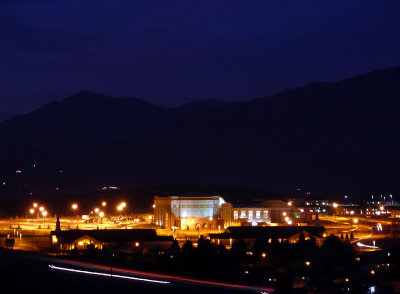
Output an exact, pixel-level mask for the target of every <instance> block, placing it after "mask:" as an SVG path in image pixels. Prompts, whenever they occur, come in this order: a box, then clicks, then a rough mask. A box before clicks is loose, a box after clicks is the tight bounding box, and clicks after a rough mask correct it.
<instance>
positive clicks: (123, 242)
mask: <svg viewBox="0 0 400 294" xmlns="http://www.w3.org/2000/svg"><path fill="white" fill-rule="evenodd" d="M50 236H51V245H52V248H54V249H57V250H66V251H68V250H74V249H77V250H84V249H89V248H93V249H103V247H106V248H110V249H113V250H115V251H121V252H134V251H137V250H144V249H152V248H159V249H166V248H169V247H170V246H171V244H172V241H173V238H172V236H158V235H157V233H156V231H155V230H153V229H130V230H128V229H126V230H67V231H52V232H51V233H50Z"/></svg>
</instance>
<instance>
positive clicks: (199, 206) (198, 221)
mask: <svg viewBox="0 0 400 294" xmlns="http://www.w3.org/2000/svg"><path fill="white" fill-rule="evenodd" d="M224 203H225V200H224V199H223V198H222V197H220V196H202V197H183V196H168V197H158V196H155V197H154V204H155V208H154V220H155V222H156V224H158V225H161V226H163V227H165V228H172V226H177V227H180V228H182V229H185V228H190V229H194V228H195V227H196V226H197V227H198V226H199V225H202V224H204V223H210V222H215V221H216V220H217V219H219V218H220V211H221V206H222V205H223V204H224Z"/></svg>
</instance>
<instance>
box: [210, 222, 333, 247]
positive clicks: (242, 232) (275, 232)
mask: <svg viewBox="0 0 400 294" xmlns="http://www.w3.org/2000/svg"><path fill="white" fill-rule="evenodd" d="M301 234H303V236H304V237H305V238H306V239H308V238H311V237H314V238H316V239H317V243H318V242H319V241H321V239H322V238H324V235H325V228H324V227H317V226H273V227H258V226H257V227H250V226H246V227H243V226H242V227H229V228H228V229H227V230H226V232H225V233H222V234H210V235H209V236H210V239H211V242H214V243H216V244H223V245H225V246H228V247H230V246H232V243H233V242H235V241H238V240H243V241H244V242H245V243H246V244H247V245H248V246H252V245H253V243H254V241H255V240H257V239H260V238H265V239H267V240H268V242H272V241H274V240H275V241H277V242H289V243H295V242H297V240H298V239H299V237H300V235H301Z"/></svg>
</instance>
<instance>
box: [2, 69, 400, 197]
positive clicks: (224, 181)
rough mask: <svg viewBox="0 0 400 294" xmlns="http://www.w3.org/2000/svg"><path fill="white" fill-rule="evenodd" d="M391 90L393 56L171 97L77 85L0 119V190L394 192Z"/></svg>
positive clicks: (399, 116) (395, 122)
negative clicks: (283, 82) (249, 86)
mask: <svg viewBox="0 0 400 294" xmlns="http://www.w3.org/2000/svg"><path fill="white" fill-rule="evenodd" d="M399 98H400V67H397V68H390V69H385V70H379V71H374V72H371V73H367V74H364V75H360V76H356V77H353V78H350V79H346V80H343V81H339V82H334V83H323V82H316V83H312V84H310V85H306V86H304V87H300V88H295V89H289V90H286V91H283V92H280V93H277V94H274V95H270V96H267V97H262V98H258V99H253V100H250V101H246V102H238V103H228V102H225V101H222V100H218V99H210V100H205V101H199V102H194V103H189V104H186V105H183V106H180V107H175V108H166V107H161V106H158V105H154V104H151V103H148V102H145V101H143V100H140V99H136V98H129V97H121V98H113V97H109V96H105V95H101V94H97V93H93V92H80V93H77V94H75V95H73V96H71V97H69V98H66V99H64V100H62V101H59V102H52V103H49V104H47V105H45V106H43V107H41V108H39V109H37V110H36V111H34V112H32V113H29V114H26V115H21V116H17V117H14V118H12V119H10V120H7V121H5V122H3V123H0V138H2V140H1V141H2V144H1V146H0V180H1V181H2V182H3V181H4V182H5V185H3V186H2V187H1V188H0V193H3V195H5V194H7V193H12V191H17V192H16V193H17V194H18V195H25V194H27V193H28V194H29V193H32V191H36V192H37V191H39V190H40V191H53V190H54V189H56V187H57V188H62V189H66V190H69V191H76V190H81V189H88V188H95V187H102V186H109V185H113V186H120V187H132V186H140V185H180V184H182V185H188V184H194V185H237V186H248V187H257V188H263V189H267V190H270V191H279V192H284V193H288V194H290V193H292V192H294V191H296V189H299V188H301V189H303V190H307V191H312V193H313V194H314V195H318V197H326V198H329V197H342V196H344V195H352V196H355V197H370V195H371V194H385V193H387V194H393V195H394V197H396V193H397V194H398V193H400V185H399V181H398V178H399V171H398V170H399V159H400V155H399V151H398V150H400V139H399V136H398V126H399V122H400V100H399ZM17 170H18V171H20V172H16V171H17ZM36 192H35V193H36Z"/></svg>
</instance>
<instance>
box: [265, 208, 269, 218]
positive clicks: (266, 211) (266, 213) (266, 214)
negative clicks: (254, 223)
mask: <svg viewBox="0 0 400 294" xmlns="http://www.w3.org/2000/svg"><path fill="white" fill-rule="evenodd" d="M264 218H268V210H264Z"/></svg>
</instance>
